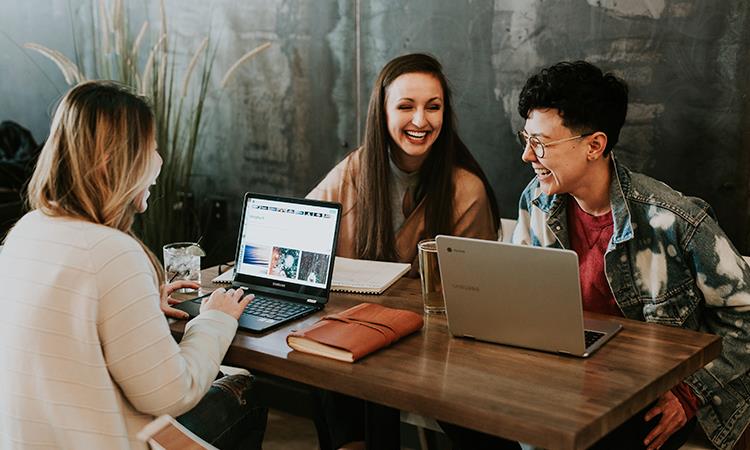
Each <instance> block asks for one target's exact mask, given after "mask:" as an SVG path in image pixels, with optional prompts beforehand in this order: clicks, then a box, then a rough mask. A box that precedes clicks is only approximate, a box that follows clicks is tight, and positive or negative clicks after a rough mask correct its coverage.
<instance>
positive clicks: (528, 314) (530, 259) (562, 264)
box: [436, 236, 622, 358]
mask: <svg viewBox="0 0 750 450" xmlns="http://www.w3.org/2000/svg"><path fill="white" fill-rule="evenodd" d="M436 240H437V247H438V260H439V264H440V275H441V278H442V282H443V295H444V296H445V306H446V313H447V316H448V328H449V329H450V332H451V334H452V335H454V336H464V337H471V338H475V339H479V340H483V341H489V342H495V343H500V344H507V345H514V346H518V347H526V348H532V349H535V350H543V351H547V352H555V353H565V354H570V355H574V356H580V357H584V358H585V357H588V356H590V355H591V354H592V353H593V352H594V351H595V350H597V349H598V348H599V347H601V346H602V345H603V344H604V343H605V342H606V341H607V340H609V339H610V338H611V337H612V336H614V335H615V333H617V332H618V331H619V330H620V329H621V328H622V326H621V325H619V324H617V323H614V322H610V321H602V320H594V319H585V320H584V318H583V306H582V302H581V287H580V284H579V278H578V255H576V253H575V252H573V251H571V250H559V249H550V248H543V247H532V246H525V245H512V244H504V243H501V242H495V241H485V240H479V239H468V238H460V237H453V236H438V237H437V239H436Z"/></svg>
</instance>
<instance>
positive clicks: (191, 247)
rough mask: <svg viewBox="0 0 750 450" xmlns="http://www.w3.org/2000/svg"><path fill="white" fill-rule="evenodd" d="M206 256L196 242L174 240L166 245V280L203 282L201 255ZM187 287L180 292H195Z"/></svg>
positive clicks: (168, 281) (169, 281)
mask: <svg viewBox="0 0 750 450" xmlns="http://www.w3.org/2000/svg"><path fill="white" fill-rule="evenodd" d="M202 256H206V254H205V252H204V251H203V249H202V248H201V247H200V246H199V245H198V244H197V243H195V242H174V243H172V244H167V245H165V246H164V272H165V273H166V282H167V283H171V282H173V281H178V280H188V281H195V282H197V283H198V284H200V282H201V257H202ZM193 291H194V289H189V288H185V289H182V290H180V292H193Z"/></svg>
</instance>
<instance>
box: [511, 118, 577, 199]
mask: <svg viewBox="0 0 750 450" xmlns="http://www.w3.org/2000/svg"><path fill="white" fill-rule="evenodd" d="M524 131H526V134H528V135H529V136H536V137H537V138H539V140H541V141H542V142H552V141H557V140H560V139H565V138H569V137H573V136H577V135H578V134H580V133H576V132H574V131H572V130H570V129H569V128H567V127H565V126H564V125H563V121H562V117H560V114H559V113H558V111H557V110H556V109H534V110H531V111H530V112H529V117H528V119H526V124H525V126H524ZM587 140H589V139H588V138H587V137H582V138H580V139H573V140H570V141H567V142H562V143H560V144H556V145H552V146H549V147H547V148H546V149H545V152H544V158H538V157H537V156H536V155H535V154H534V151H533V150H532V149H531V146H529V145H527V146H526V148H525V149H524V151H523V155H522V156H521V159H523V160H524V161H525V162H528V163H530V164H531V167H532V168H533V169H534V172H535V173H536V177H537V179H538V180H539V185H540V187H541V188H542V190H543V191H544V192H545V193H546V194H548V195H552V194H564V193H569V194H573V195H574V196H575V195H576V193H577V191H579V190H580V189H581V187H582V186H585V185H586V178H587V175H588V173H589V170H588V167H589V164H588V161H589V159H590V158H589V155H588V154H587V150H588V145H587Z"/></svg>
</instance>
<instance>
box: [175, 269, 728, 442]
mask: <svg viewBox="0 0 750 450" xmlns="http://www.w3.org/2000/svg"><path fill="white" fill-rule="evenodd" d="M215 275H216V268H211V269H206V270H204V273H203V277H202V278H203V280H206V282H204V286H205V288H206V289H213V288H215V287H216V286H214V285H212V284H211V283H210V280H211V278H212V277H214V276H215ZM419 289H420V288H419V282H418V280H415V279H408V278H404V279H401V280H400V281H398V282H397V283H396V284H395V285H394V286H392V287H391V288H390V289H389V290H388V291H386V293H385V294H383V295H379V296H372V295H354V294H340V293H334V294H332V296H331V298H330V300H329V303H328V305H327V306H326V308H325V310H324V311H322V312H319V313H317V314H316V315H314V316H310V317H307V318H305V319H304V320H300V321H296V322H293V323H291V324H287V325H286V326H283V327H280V328H277V329H275V330H272V331H270V332H268V333H265V334H260V335H257V334H251V333H248V332H245V331H242V330H240V331H238V333H237V336H236V337H235V339H234V342H233V343H232V346H231V348H230V349H229V351H228V353H227V355H226V358H225V364H229V365H234V366H239V367H245V368H247V369H250V370H253V369H255V370H259V371H263V372H267V373H270V374H274V375H278V376H282V377H285V378H288V379H292V380H295V381H299V382H303V383H307V384H310V385H313V386H318V387H321V388H325V389H329V390H333V391H337V392H341V393H344V394H347V395H352V396H355V397H359V398H362V399H365V400H369V401H373V402H377V403H380V404H383V405H387V406H391V407H395V408H399V409H401V410H405V411H411V412H416V413H419V414H423V415H426V416H431V417H435V418H436V419H440V420H444V421H447V422H451V423H455V424H458V425H461V426H465V427H469V428H473V429H476V430H479V431H483V432H486V433H490V434H494V435H498V436H503V437H505V438H508V439H513V440H519V441H522V442H526V443H529V444H533V445H537V446H540V447H544V448H549V449H582V448H586V447H588V446H589V445H591V444H593V443H594V442H596V441H597V440H598V439H599V438H601V437H602V436H604V435H605V434H607V433H608V432H609V431H611V430H612V429H614V428H615V427H617V426H618V425H620V424H621V423H622V422H624V421H625V420H626V419H627V418H629V417H630V416H632V415H633V414H634V413H635V412H637V411H639V410H640V409H642V408H643V407H645V406H646V405H648V404H649V403H650V402H652V401H653V400H655V399H656V398H657V397H658V396H659V395H661V394H662V393H663V392H665V391H667V390H669V389H671V388H672V387H673V386H674V385H675V384H677V383H678V382H680V381H681V380H682V379H683V378H685V377H686V376H688V375H690V374H691V373H693V372H695V371H696V370H698V369H700V368H701V367H702V366H704V365H705V364H706V363H708V362H710V361H711V360H713V359H714V358H716V357H717V356H718V355H719V353H720V351H721V340H720V338H718V337H717V336H714V335H709V334H704V333H697V332H693V331H689V330H683V329H679V328H672V327H667V326H662V325H654V324H646V323H642V322H636V321H631V320H626V319H620V318H614V317H609V316H602V315H595V314H591V315H590V317H595V318H598V319H603V320H613V321H617V322H620V323H621V324H623V327H624V329H623V330H622V331H621V332H620V333H618V334H617V335H616V336H615V337H614V338H613V339H612V340H611V341H609V342H608V343H607V344H605V345H604V346H603V347H602V348H601V349H600V350H598V351H597V352H596V353H595V354H594V355H593V356H592V357H590V358H587V359H579V358H576V357H571V356H563V355H555V354H549V353H543V352H538V351H533V350H527V349H522V348H515V347H508V346H503V345H496V344H490V343H485V342H477V341H473V340H470V339H463V338H453V337H451V336H450V334H449V332H448V327H447V322H446V318H445V316H442V315H440V316H425V325H424V328H423V329H422V330H421V331H420V332H418V333H415V334H413V335H411V336H409V337H407V338H405V339H402V340H401V341H398V342H397V343H396V344H394V345H392V346H391V347H388V348H385V349H383V350H380V351H378V352H376V353H374V354H372V355H370V356H367V357H365V358H364V359H362V360H360V361H358V362H356V363H354V364H351V363H344V362H339V361H334V360H329V359H326V358H322V357H318V356H313V355H308V354H302V353H299V352H295V351H293V350H292V349H291V348H289V347H288V346H287V345H286V335H287V334H288V333H289V332H291V331H292V330H296V329H300V328H303V327H306V326H309V325H312V324H313V323H315V322H316V321H317V320H318V319H319V318H320V317H321V316H323V315H324V314H326V313H333V312H338V311H341V310H343V309H346V308H348V307H351V306H353V305H356V304H358V303H361V302H374V303H380V304H382V305H385V306H389V307H395V308H403V309H409V310H413V311H417V312H421V311H422V303H421V296H420V291H419ZM498 295H502V294H498ZM184 326H185V322H184V321H178V322H175V323H173V324H172V325H171V328H172V332H173V334H174V335H175V337H177V338H179V337H180V336H181V335H182V332H183V330H184Z"/></svg>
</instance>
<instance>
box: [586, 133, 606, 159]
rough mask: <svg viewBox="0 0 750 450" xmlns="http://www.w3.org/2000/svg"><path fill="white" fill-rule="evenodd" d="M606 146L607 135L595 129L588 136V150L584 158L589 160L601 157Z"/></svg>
mask: <svg viewBox="0 0 750 450" xmlns="http://www.w3.org/2000/svg"><path fill="white" fill-rule="evenodd" d="M606 148H607V135H606V134H604V133H602V132H601V131H597V132H595V133H594V134H592V135H591V136H589V138H588V150H587V151H586V158H587V159H588V160H589V161H596V160H597V159H599V158H601V157H602V154H603V153H604V150H605V149H606Z"/></svg>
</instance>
